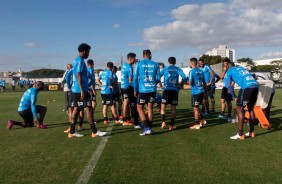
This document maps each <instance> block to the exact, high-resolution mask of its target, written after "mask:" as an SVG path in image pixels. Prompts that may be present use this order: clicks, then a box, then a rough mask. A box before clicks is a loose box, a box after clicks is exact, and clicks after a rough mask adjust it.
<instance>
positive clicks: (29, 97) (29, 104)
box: [7, 81, 47, 129]
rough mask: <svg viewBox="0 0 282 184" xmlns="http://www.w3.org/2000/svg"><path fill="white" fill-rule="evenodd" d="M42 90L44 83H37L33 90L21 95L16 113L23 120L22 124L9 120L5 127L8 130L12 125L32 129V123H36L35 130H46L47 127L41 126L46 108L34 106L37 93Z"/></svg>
mask: <svg viewBox="0 0 282 184" xmlns="http://www.w3.org/2000/svg"><path fill="white" fill-rule="evenodd" d="M43 89H44V83H43V82H41V81H38V82H37V83H36V87H35V88H30V89H28V90H27V91H26V92H25V93H24V94H23V96H22V99H21V102H20V105H19V108H18V112H19V115H20V116H21V117H22V118H23V120H24V122H17V121H13V120H9V121H8V125H7V128H8V129H11V128H12V127H13V126H14V125H18V126H22V127H33V126H34V123H38V124H37V126H36V127H37V128H41V129H46V128H47V126H46V125H44V124H43V120H44V117H45V114H46V112H47V108H46V107H44V106H40V105H36V100H37V96H38V93H39V91H42V90H43ZM38 114H39V117H38Z"/></svg>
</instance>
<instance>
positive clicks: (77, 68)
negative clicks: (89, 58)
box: [71, 57, 88, 93]
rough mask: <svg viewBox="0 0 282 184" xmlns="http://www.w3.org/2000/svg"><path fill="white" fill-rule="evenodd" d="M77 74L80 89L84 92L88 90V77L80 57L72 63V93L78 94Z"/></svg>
mask: <svg viewBox="0 0 282 184" xmlns="http://www.w3.org/2000/svg"><path fill="white" fill-rule="evenodd" d="M77 73H80V76H81V82H82V84H81V85H82V88H83V90H84V91H87V90H88V76H87V67H86V64H85V63H84V59H82V58H81V57H77V58H76V59H75V60H74V62H73V77H72V81H73V84H72V88H71V90H72V92H73V93H80V92H81V91H80V87H79V84H78V80H77Z"/></svg>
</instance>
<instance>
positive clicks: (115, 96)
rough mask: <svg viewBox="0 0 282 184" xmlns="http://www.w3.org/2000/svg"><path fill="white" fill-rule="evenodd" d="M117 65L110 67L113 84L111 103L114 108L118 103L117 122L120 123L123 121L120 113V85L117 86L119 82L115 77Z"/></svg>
mask: <svg viewBox="0 0 282 184" xmlns="http://www.w3.org/2000/svg"><path fill="white" fill-rule="evenodd" d="M117 70H118V69H117V67H116V66H113V68H112V73H113V82H114V85H113V94H112V98H113V104H114V106H115V109H116V103H118V109H117V110H118V117H119V122H120V123H123V120H122V119H123V117H122V114H121V108H122V101H121V99H120V87H119V84H118V77H117V74H116V73H117Z"/></svg>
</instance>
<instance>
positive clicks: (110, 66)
mask: <svg viewBox="0 0 282 184" xmlns="http://www.w3.org/2000/svg"><path fill="white" fill-rule="evenodd" d="M113 66H114V63H113V62H107V68H108V69H109V70H112V68H113Z"/></svg>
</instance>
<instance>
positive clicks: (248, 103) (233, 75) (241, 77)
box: [224, 62, 259, 140]
mask: <svg viewBox="0 0 282 184" xmlns="http://www.w3.org/2000/svg"><path fill="white" fill-rule="evenodd" d="M232 81H233V82H235V83H236V84H238V85H239V86H240V87H241V89H240V91H239V93H238V97H237V96H236V95H235V93H234V89H233V87H232ZM224 82H225V86H226V87H227V88H228V90H229V91H230V93H231V95H232V97H233V98H234V99H236V113H237V116H238V122H239V131H238V133H237V134H236V135H234V136H232V137H230V139H241V140H243V139H244V138H245V136H246V137H255V132H254V122H255V114H254V106H255V104H256V101H257V95H258V87H259V84H258V82H257V81H256V80H255V79H254V77H253V76H252V74H250V73H249V72H248V70H247V69H245V68H243V67H235V66H234V63H233V62H230V63H228V64H227V72H226V74H225V81H224ZM245 107H247V108H248V111H249V113H250V120H249V126H250V130H249V132H248V133H246V134H245V135H244V134H243V126H244V118H245V111H244V108H245Z"/></svg>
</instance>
